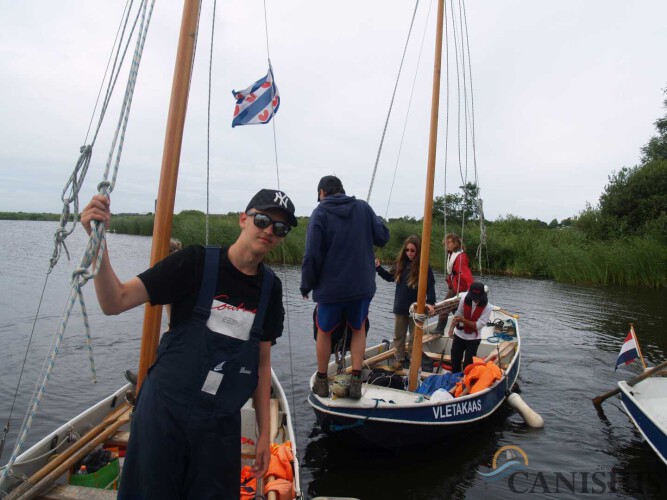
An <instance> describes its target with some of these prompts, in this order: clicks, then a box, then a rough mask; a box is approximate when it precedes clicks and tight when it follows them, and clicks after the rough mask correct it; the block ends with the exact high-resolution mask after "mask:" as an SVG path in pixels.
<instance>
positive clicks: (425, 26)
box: [384, 2, 433, 219]
mask: <svg viewBox="0 0 667 500" xmlns="http://www.w3.org/2000/svg"><path fill="white" fill-rule="evenodd" d="M432 6H433V2H430V3H429V6H428V13H427V14H426V22H425V23H424V33H423V34H422V42H421V46H420V47H419V56H418V57H417V66H416V68H415V76H414V78H413V79H412V88H411V89H410V99H409V100H408V110H407V112H406V113H405V120H404V121H403V132H402V133H401V142H400V144H399V146H398V154H397V155H396V164H395V165H394V175H393V176H392V178H391V187H390V188H389V197H388V199H387V208H386V210H385V212H384V218H385V219H387V218H388V217H389V205H390V204H391V196H392V194H393V192H394V184H395V182H396V173H397V172H398V164H399V162H400V159H401V152H402V151H403V140H404V139H405V131H406V130H407V127H408V118H409V116H410V110H411V108H412V97H413V95H414V93H415V86H416V84H417V75H418V73H419V66H420V63H421V58H422V52H423V50H424V41H425V40H426V33H427V30H428V21H429V19H430V17H431V7H432Z"/></svg>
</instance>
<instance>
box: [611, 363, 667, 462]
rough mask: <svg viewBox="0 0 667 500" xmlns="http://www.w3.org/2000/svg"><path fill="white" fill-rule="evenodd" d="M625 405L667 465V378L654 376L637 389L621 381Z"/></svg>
mask: <svg viewBox="0 0 667 500" xmlns="http://www.w3.org/2000/svg"><path fill="white" fill-rule="evenodd" d="M618 388H619V389H620V390H621V403H622V404H623V408H625V411H626V412H627V414H628V416H629V417H630V419H631V420H632V423H633V424H635V427H637V430H639V432H640V433H641V435H642V436H644V439H645V440H646V442H647V443H648V444H649V445H650V446H651V448H653V450H654V451H655V452H656V453H657V454H658V456H659V457H660V459H661V460H662V461H663V462H664V463H665V464H667V378H666V377H664V376H653V377H650V378H646V379H644V380H642V381H640V382H637V383H636V384H635V385H634V386H630V385H628V383H627V382H626V381H620V382H619V383H618Z"/></svg>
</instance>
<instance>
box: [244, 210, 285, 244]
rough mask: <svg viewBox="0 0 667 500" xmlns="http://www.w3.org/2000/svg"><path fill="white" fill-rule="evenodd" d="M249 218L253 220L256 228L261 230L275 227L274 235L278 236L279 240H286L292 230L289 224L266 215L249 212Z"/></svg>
mask: <svg viewBox="0 0 667 500" xmlns="http://www.w3.org/2000/svg"><path fill="white" fill-rule="evenodd" d="M247 215H248V217H252V218H253V222H254V223H255V226H257V227H258V228H260V229H266V228H267V227H269V226H273V234H275V235H276V236H278V238H284V237H285V236H287V233H289V232H290V229H292V228H291V227H290V226H289V224H287V223H286V222H282V221H279V220H273V219H272V218H271V217H269V216H268V215H266V214H260V213H259V212H248V214H247Z"/></svg>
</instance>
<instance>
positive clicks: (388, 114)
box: [366, 0, 419, 203]
mask: <svg viewBox="0 0 667 500" xmlns="http://www.w3.org/2000/svg"><path fill="white" fill-rule="evenodd" d="M417 7H419V0H417V1H416V2H415V9H414V11H413V13H412V20H411V21H410V29H409V30H408V37H407V40H406V41H405V47H404V48H403V56H402V57H401V64H400V65H399V67H398V75H396V83H395V84H394V92H393V93H392V95H391V102H390V103H389V111H388V112H387V119H386V120H385V122H384V129H383V130H382V137H381V138H380V147H379V148H378V154H377V156H376V157H375V166H374V167H373V175H372V176H371V183H370V186H369V187H368V196H366V202H367V203H369V202H370V201H371V193H372V191H373V184H374V183H375V174H376V173H377V169H378V163H379V162H380V154H381V153H382V145H383V144H384V136H385V134H386V133H387V125H389V118H390V117H391V108H392V107H393V106H394V98H395V97H396V89H397V88H398V81H399V80H400V79H401V70H402V69H403V61H405V53H406V51H407V50H408V43H409V42H410V34H411V33H412V26H413V25H414V24H415V15H416V14H417Z"/></svg>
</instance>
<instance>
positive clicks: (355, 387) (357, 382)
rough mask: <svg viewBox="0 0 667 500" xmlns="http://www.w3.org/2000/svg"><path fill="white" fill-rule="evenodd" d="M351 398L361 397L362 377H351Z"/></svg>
mask: <svg viewBox="0 0 667 500" xmlns="http://www.w3.org/2000/svg"><path fill="white" fill-rule="evenodd" d="M349 397H350V399H361V379H360V378H359V377H355V376H352V377H350V392H349Z"/></svg>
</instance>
